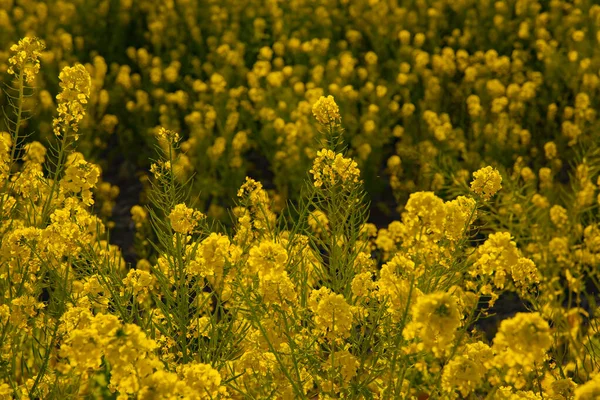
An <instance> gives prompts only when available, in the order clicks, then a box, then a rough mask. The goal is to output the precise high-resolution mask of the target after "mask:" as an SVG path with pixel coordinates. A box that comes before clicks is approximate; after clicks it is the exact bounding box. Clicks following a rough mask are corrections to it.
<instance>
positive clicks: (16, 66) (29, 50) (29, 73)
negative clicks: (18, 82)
mask: <svg viewBox="0 0 600 400" xmlns="http://www.w3.org/2000/svg"><path fill="white" fill-rule="evenodd" d="M44 47H45V46H44V44H43V43H42V42H41V41H40V40H39V39H37V38H35V37H26V38H23V39H21V40H19V43H18V44H15V45H13V46H11V48H10V50H11V51H12V52H13V53H15V54H14V55H13V56H12V57H11V58H9V59H8V63H9V64H10V67H9V68H8V70H7V72H8V73H9V74H10V75H16V74H17V72H15V70H17V71H21V72H22V73H23V75H24V76H25V82H27V83H32V82H33V80H34V79H35V76H36V75H37V74H38V72H39V71H40V60H39V57H40V56H41V52H42V50H44Z"/></svg>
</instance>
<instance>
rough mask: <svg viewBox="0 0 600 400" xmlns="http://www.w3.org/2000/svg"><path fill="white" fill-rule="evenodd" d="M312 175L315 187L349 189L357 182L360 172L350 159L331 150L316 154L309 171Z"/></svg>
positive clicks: (323, 150) (354, 162)
mask: <svg viewBox="0 0 600 400" xmlns="http://www.w3.org/2000/svg"><path fill="white" fill-rule="evenodd" d="M310 173H311V174H313V176H314V179H315V182H314V185H315V187H322V186H323V187H331V186H335V185H338V184H339V185H341V186H342V187H343V188H346V189H350V188H351V187H352V185H353V184H355V183H358V182H359V179H358V178H359V177H360V170H359V169H358V164H357V163H356V161H353V160H352V159H351V158H344V156H343V155H341V154H335V153H334V152H333V151H332V150H328V149H322V150H319V151H318V152H317V157H316V158H315V160H314V162H313V167H312V169H311V170H310Z"/></svg>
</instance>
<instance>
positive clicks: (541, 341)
mask: <svg viewBox="0 0 600 400" xmlns="http://www.w3.org/2000/svg"><path fill="white" fill-rule="evenodd" d="M550 346H552V334H551V332H550V327H549V325H548V322H546V321H545V320H544V319H543V318H542V317H541V316H540V314H538V313H517V315H515V316H514V317H513V318H510V319H506V320H504V321H502V322H501V323H500V328H499V330H498V333H497V334H496V336H495V337H494V346H493V348H494V350H495V351H496V354H497V355H496V358H495V362H496V363H498V364H501V365H506V366H509V367H514V366H517V365H520V366H523V367H525V366H528V367H532V366H533V365H534V363H538V364H539V363H542V362H543V360H544V359H545V357H546V351H547V350H548V349H549V348H550Z"/></svg>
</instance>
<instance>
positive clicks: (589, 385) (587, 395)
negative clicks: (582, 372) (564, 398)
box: [575, 375, 600, 400]
mask: <svg viewBox="0 0 600 400" xmlns="http://www.w3.org/2000/svg"><path fill="white" fill-rule="evenodd" d="M599 397H600V377H599V375H596V377H595V378H594V379H592V380H590V381H588V382H586V383H584V384H583V385H581V386H579V387H577V388H576V389H575V400H593V399H597V398H599Z"/></svg>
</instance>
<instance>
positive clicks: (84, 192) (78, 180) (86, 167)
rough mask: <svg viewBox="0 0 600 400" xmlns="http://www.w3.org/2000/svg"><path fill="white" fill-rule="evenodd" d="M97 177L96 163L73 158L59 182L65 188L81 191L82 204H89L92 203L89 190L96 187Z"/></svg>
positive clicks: (76, 191)
mask: <svg viewBox="0 0 600 400" xmlns="http://www.w3.org/2000/svg"><path fill="white" fill-rule="evenodd" d="M99 177H100V168H99V167H98V166H97V165H95V164H91V163H88V162H87V161H85V160H82V159H75V160H73V161H72V162H70V163H69V164H68V166H67V169H66V170H65V175H64V177H63V178H62V180H61V182H60V184H61V186H62V187H63V188H65V190H68V191H70V192H72V193H81V199H82V201H83V204H85V205H88V206H89V205H92V204H94V199H92V191H91V190H92V189H95V188H96V183H98V178H99Z"/></svg>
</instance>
